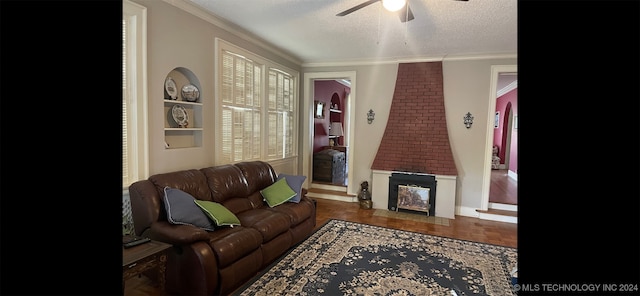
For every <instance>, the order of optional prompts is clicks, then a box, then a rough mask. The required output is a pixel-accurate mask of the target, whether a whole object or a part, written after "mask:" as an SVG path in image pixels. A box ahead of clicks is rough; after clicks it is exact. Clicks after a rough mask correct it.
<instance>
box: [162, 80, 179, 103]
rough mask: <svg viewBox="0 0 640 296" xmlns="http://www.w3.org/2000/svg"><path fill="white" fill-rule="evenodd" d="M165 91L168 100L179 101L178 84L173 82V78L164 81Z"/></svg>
mask: <svg viewBox="0 0 640 296" xmlns="http://www.w3.org/2000/svg"><path fill="white" fill-rule="evenodd" d="M164 91H165V92H166V94H167V95H166V96H165V97H166V98H168V99H171V100H177V99H178V87H176V82H175V81H173V78H171V76H167V79H165V80H164Z"/></svg>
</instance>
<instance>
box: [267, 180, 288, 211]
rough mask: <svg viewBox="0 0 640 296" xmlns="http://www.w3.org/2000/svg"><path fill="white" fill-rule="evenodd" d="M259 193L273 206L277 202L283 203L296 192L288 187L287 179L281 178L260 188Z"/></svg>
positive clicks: (277, 203)
mask: <svg viewBox="0 0 640 296" xmlns="http://www.w3.org/2000/svg"><path fill="white" fill-rule="evenodd" d="M260 194H262V197H264V200H266V201H267V204H269V206H270V207H272V208H273V207H275V206H277V205H279V204H283V203H285V202H287V201H288V200H290V199H291V198H293V197H294V196H296V192H295V191H293V189H291V187H289V184H287V180H286V179H284V178H282V179H280V180H278V181H276V182H275V183H273V184H271V185H269V187H267V188H265V189H262V190H260Z"/></svg>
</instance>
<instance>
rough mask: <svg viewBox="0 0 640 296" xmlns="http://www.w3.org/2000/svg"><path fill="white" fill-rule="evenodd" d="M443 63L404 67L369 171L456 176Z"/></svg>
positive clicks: (401, 68)
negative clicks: (444, 89)
mask: <svg viewBox="0 0 640 296" xmlns="http://www.w3.org/2000/svg"><path fill="white" fill-rule="evenodd" d="M442 81H443V78H442V62H424V63H403V64H400V65H399V66H398V78H397V80H396V87H395V90H394V93H393V98H392V102H391V110H390V113H389V121H388V122H387V127H386V129H385V131H384V134H383V136H382V141H381V142H380V146H379V147H378V152H377V154H376V157H375V159H374V160H373V164H372V165H371V169H373V170H386V171H401V172H411V173H423V174H433V175H451V176H455V175H458V170H457V169H456V165H455V162H454V160H453V153H452V152H451V145H450V144H449V134H448V132H447V120H446V116H445V110H444V95H443V90H442V89H443V86H442V85H443V82H442Z"/></svg>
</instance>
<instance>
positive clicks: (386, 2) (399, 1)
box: [336, 0, 469, 23]
mask: <svg viewBox="0 0 640 296" xmlns="http://www.w3.org/2000/svg"><path fill="white" fill-rule="evenodd" d="M454 1H469V0H454ZM376 2H382V6H384V8H386V9H387V10H389V11H392V12H394V11H398V15H399V16H400V21H401V22H403V23H404V22H408V21H410V20H412V19H414V17H413V12H411V8H409V0H369V1H365V2H362V3H360V4H358V5H356V6H354V7H351V8H349V9H347V10H345V11H343V12H341V13H338V14H336V16H345V15H347V14H350V13H352V12H354V11H356V10H359V9H361V8H364V7H367V6H369V5H371V4H373V3H376Z"/></svg>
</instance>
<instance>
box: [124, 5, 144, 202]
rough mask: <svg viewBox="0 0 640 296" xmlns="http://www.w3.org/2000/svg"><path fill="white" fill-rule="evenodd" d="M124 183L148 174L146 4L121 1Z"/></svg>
mask: <svg viewBox="0 0 640 296" xmlns="http://www.w3.org/2000/svg"><path fill="white" fill-rule="evenodd" d="M122 4H123V6H122V39H123V42H122V185H123V190H125V191H126V188H128V187H129V185H130V184H131V183H133V182H135V181H138V180H140V179H144V178H147V173H148V157H147V155H148V152H147V147H148V144H147V138H148V137H147V90H146V89H147V83H146V80H147V77H146V76H147V73H146V43H147V42H146V8H145V7H142V6H140V5H138V4H135V3H133V2H130V1H123V2H122Z"/></svg>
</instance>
